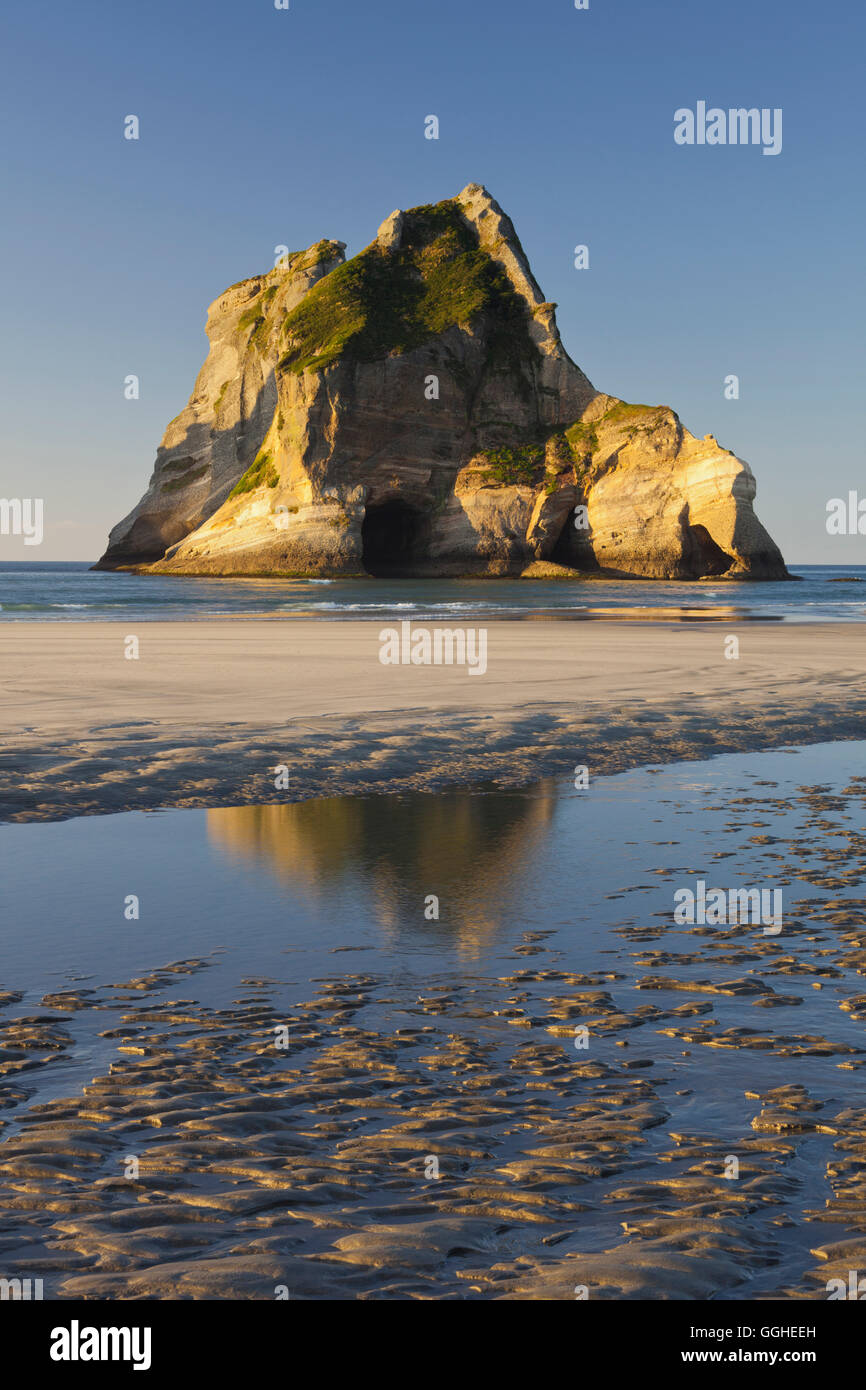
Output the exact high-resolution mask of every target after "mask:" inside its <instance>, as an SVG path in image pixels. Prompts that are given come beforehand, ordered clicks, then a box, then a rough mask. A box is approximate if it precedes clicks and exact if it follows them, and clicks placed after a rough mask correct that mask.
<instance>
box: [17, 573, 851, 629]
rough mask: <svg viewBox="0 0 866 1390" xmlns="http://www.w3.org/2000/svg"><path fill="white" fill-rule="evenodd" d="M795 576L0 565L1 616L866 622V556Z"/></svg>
mask: <svg viewBox="0 0 866 1390" xmlns="http://www.w3.org/2000/svg"><path fill="white" fill-rule="evenodd" d="M791 572H792V574H796V575H797V576H798V577H799V579H800V580H801V582H800V583H790V582H783V583H760V584H759V583H749V582H736V581H722V582H706V581H701V582H700V583H684V582H675V581H659V580H653V581H647V580H587V581H577V582H568V581H562V580H552V581H546V580H526V579H524V580H521V579H415V580H412V579H395V580H387V579H373V578H361V579H192V578H187V577H172V576H163V575H160V576H156V575H136V574H121V573H105V572H94V571H92V570H91V569H90V568H89V562H87V561H81V562H57V563H53V564H52V563H46V562H30V561H12V562H6V563H0V621H6V622H9V621H13V622H14V621H15V620H22V619H24V620H28V621H34V620H36V621H40V620H48V621H57V620H63V619H67V620H74V621H82V620H88V619H90V620H97V619H98V620H106V619H107V620H111V619H117V620H118V621H126V620H128V619H129V618H133V617H134V618H144V619H163V620H165V619H189V618H196V617H200V618H208V617H232V616H242V615H245V614H246V615H250V616H253V615H256V614H268V615H271V616H275V617H276V616H282V617H287V618H311V617H317V618H336V619H340V618H344V619H345V618H371V619H381V618H383V617H388V616H392V615H399V616H403V617H407V618H412V619H413V620H418V621H421V620H422V619H423V618H428V619H437V618H443V619H445V618H456V617H458V616H460V615H463V616H473V617H487V618H490V619H492V618H521V617H532V616H549V617H555V618H575V619H580V618H593V617H614V616H617V615H618V614H619V615H621V616H624V617H626V616H629V613H630V610H640V611H639V613H637V616H644V617H650V616H652V615H653V614H655V615H656V616H658V617H664V618H671V619H681V620H682V621H689V620H697V619H701V618H712V617H714V616H718V617H724V618H727V619H730V618H731V617H734V618H737V617H739V618H742V619H757V620H760V619H768V620H775V621H788V622H815V621H818V620H821V621H827V620H831V621H836V622H863V621H864V620H866V565H859V566H858V565H853V566H852V565H845V566H838V565H802V566H799V567H794V568H793V569H792V571H791Z"/></svg>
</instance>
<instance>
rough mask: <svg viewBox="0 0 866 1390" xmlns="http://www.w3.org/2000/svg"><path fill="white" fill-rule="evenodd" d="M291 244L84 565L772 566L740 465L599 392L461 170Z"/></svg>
mask: <svg viewBox="0 0 866 1390" xmlns="http://www.w3.org/2000/svg"><path fill="white" fill-rule="evenodd" d="M343 252H344V243H342V242H336V241H322V242H318V243H317V244H316V245H315V246H312V247H310V248H309V249H308V250H307V251H304V252H298V253H295V254H292V255H289V254H287V255H286V256H285V257H284V258H283V259H282V261H281V262H280V263H279V264H278V265H277V266H276V267H275V268H274V270H272V271H270V272H268V273H267V274H266V275H258V276H254V277H253V278H252V279H250V280H244V281H241V283H240V284H238V285H235V286H232V287H231V289H229V290H227V291H226V292H225V294H223V295H221V296H220V298H219V299H218V300H216V301H215V303H214V304H213V305H212V306H211V309H210V313H209V316H208V324H207V332H208V336H209V338H210V343H211V347H210V352H209V354H208V358H207V361H206V362H205V364H204V366H203V367H202V369H201V372H200V373H199V376H198V379H197V381H196V384H195V389H194V391H193V394H192V396H191V398H190V401H189V404H188V405H187V407H186V409H185V410H184V411H182V412H181V414H180V415H179V416H177V418H176V419H175V420H173V421H172V422H171V424H170V425H169V427H168V429H167V430H166V433H165V436H164V438H163V442H162V444H161V445H160V448H159V451H158V455H157V462H156V468H155V470H154V473H153V476H152V478H151V481H150V485H149V487H148V489H147V492H146V493H145V495H144V497H143V498H142V499H141V501H140V502H139V503H138V505H137V506H136V507H135V508H134V509H133V511H132V512H131V513H130V514H129V515H128V516H127V517H125V518H124V519H123V521H121V522H119V523H118V525H117V526H116V527H115V528H114V529H113V531H112V532H111V536H110V538H109V545H108V549H107V551H106V553H105V555H104V556H103V558H102V560H101V562H100V565H101V567H103V568H113V567H117V566H136V567H141V566H148V567H151V568H153V569H154V570H155V571H157V572H159V573H173V574H203V575H207V574H213V575H233V574H236V575H300V576H313V575H359V574H372V575H376V576H391V575H396V576H405V575H410V576H425V575H431V576H440V575H458V576H459V575H490V576H495V575H521V574H524V573H526V574H527V575H528V577H535V576H537V575H538V573H539V571H538V569H537V568H536V569H533V568H532V567H533V566H538V565H539V564H545V563H546V564H551V565H555V566H556V567H557V568H556V570H555V571H554V572H555V573H557V574H558V575H561V576H564V577H568V576H569V575H580V574H582V573H584V572H587V571H590V572H596V573H598V572H600V573H602V574H611V575H636V576H642V577H646V578H681V579H695V578H700V577H703V576H713V577H717V578H721V577H724V576H727V577H741V578H742V577H744V576H745V577H752V578H782V577H785V575H786V573H787V572H786V569H785V564H784V561H783V559H782V556H781V554H780V552H779V550H778V548H777V547H776V545H775V544H774V542H773V541H772V540H771V538H770V536H769V535H768V534H767V532H766V531H765V530H764V528H763V527H762V526H761V524H760V522H759V521H758V520H757V517H756V516H755V514H754V511H753V509H752V502H753V499H754V496H755V480H754V477H753V475H752V472H751V470H750V468H749V466H748V464H746V463H744V462H743V461H742V460H741V459H738V458H737V457H736V456H735V455H734V454H732V453H731V452H730V451H729V450H726V449H723V448H721V447H720V446H719V445H718V444H717V443H716V441H715V439H714V438H713V437H712V436H707V437H706V438H705V439H703V440H699V439H696V438H695V437H694V436H693V435H691V434H690V433H689V431H688V430H686V429H685V428H684V427H683V425H682V424H681V423H680V421H679V419H678V417H677V416H676V414H675V413H674V412H673V411H672V410H669V409H668V408H667V407H665V406H644V405H629V404H627V403H626V402H624V401H621V400H619V398H618V397H616V396H612V395H606V394H603V393H601V392H598V391H596V389H595V388H594V387H593V385H592V383H591V382H590V381H589V379H588V378H587V377H586V376H585V375H584V373H583V372H582V371H581V370H580V368H579V367H577V366H576V365H575V363H574V362H572V360H571V358H570V357H569V356H568V353H567V352H566V350H565V348H564V347H563V344H562V341H561V339H560V336H559V330H558V328H557V325H556V315H555V309H556V306H555V304H552V303H550V302H548V301H547V300H545V298H544V296H543V294H542V292H541V289H540V288H539V286H538V283H537V282H536V280H535V278H534V276H533V274H532V271H531V269H530V266H529V262H528V260H527V258H526V255H525V253H524V251H523V248H522V246H521V244H520V241H519V239H518V237H517V234H516V232H515V230H514V227H513V225H512V223H511V221H510V219H509V218H508V217H507V216H506V215H505V214H504V213H503V211H502V209H501V208H500V206H499V204H498V203H496V202H495V201H494V199H493V198H491V196H490V194H489V193H488V192H487V190H486V189H485V188H483V187H481V186H480V185H478V184H470V185H468V187H466V188H464V189H463V191H462V192H461V193H460V194H459V195H458V196H457V197H456V198H452V199H448V200H446V201H444V202H441V203H437V204H435V205H428V206H424V207H418V208H412V209H410V210H409V211H408V212H395V213H393V214H392V215H391V216H390V217H389V218H388V219H387V220H386V221H385V222H384V223H383V225H382V227H381V228H380V230H379V234H378V236H377V238H376V240H375V241H374V242H373V243H372V244H371V245H370V246H368V247H367V248H366V249H365V250H364V251H362V252H360V253H359V254H358V255H357V256H355V257H353V258H352V259H351V260H349V261H346V260H345V258H344V255H343Z"/></svg>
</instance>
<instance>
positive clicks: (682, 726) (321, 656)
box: [0, 618, 866, 821]
mask: <svg viewBox="0 0 866 1390" xmlns="http://www.w3.org/2000/svg"><path fill="white" fill-rule="evenodd" d="M392 625H393V623H387V622H384V621H383V622H381V623H379V624H372V625H371V623H370V622H369V621H365V620H357V621H348V622H341V623H321V622H319V621H309V622H307V621H305V620H300V619H298V620H294V621H292V622H290V623H283V624H276V623H275V622H273V621H272V620H268V619H267V618H262V619H258V618H256V619H245V620H240V619H238V618H233V619H230V620H226V621H224V622H215V621H210V622H208V623H206V624H202V623H199V622H177V621H174V622H133V623H130V624H127V625H125V626H118V624H116V623H111V622H105V623H98V622H86V623H69V622H67V623H62V624H50V623H39V622H33V623H25V622H18V623H15V624H9V625H7V626H4V627H2V628H0V654H2V672H3V675H2V678H0V720H2V725H3V728H4V731H5V736H4V747H3V751H2V755H0V820H6V821H23V820H53V819H65V818H67V817H69V816H75V815H92V814H107V813H111V812H118V811H125V810H143V809H155V808H157V807H161V806H199V807H209V806H230V805H254V804H265V803H270V802H279V801H296V800H306V799H309V798H312V797H323V796H334V795H364V794H382V793H390V794H399V793H403V792H407V791H419V790H429V791H438V790H442V789H444V788H446V787H473V786H474V787H478V788H482V787H493V786H498V787H505V788H509V787H517V786H525V785H528V784H530V783H531V782H534V781H537V780H539V779H541V778H543V777H549V776H563V777H564V776H568V775H570V774H571V773H572V772H573V769H574V768H575V767H576V766H585V767H586V768H587V769H588V772H589V776H590V777H593V776H601V775H610V774H612V773H616V772H621V771H626V770H630V769H632V768H636V767H640V766H644V765H651V764H662V763H668V762H675V761H690V760H693V759H696V758H706V757H709V756H712V755H713V754H714V753H723V752H742V751H749V750H755V751H757V750H760V749H767V748H774V747H780V746H784V745H786V744H811V743H818V742H829V741H836V740H847V739H857V738H864V737H866V672H864V670H863V666H862V662H861V661H860V659H859V645H858V644H857V643H856V642H855V641H854V640H852V639H853V636H854V634H853V631H852V629H851V627H849V626H847V625H840V624H834V623H816V624H797V625H796V626H795V625H790V626H786V625H784V624H771V625H768V626H764V625H756V624H754V623H732V624H730V626H729V627H725V628H724V629H722V628H720V627H719V625H718V624H717V623H712V622H710V623H693V624H685V625H683V624H673V623H660V622H658V621H653V622H652V623H628V622H624V621H623V620H622V619H619V620H612V621H610V622H605V621H598V622H593V623H589V624H585V625H581V626H580V627H579V628H575V627H574V626H573V625H571V624H563V623H561V622H558V621H555V620H554V621H549V620H545V619H539V620H538V621H535V622H529V623H527V622H525V621H518V622H512V621H509V620H502V619H497V620H494V621H491V622H485V623H483V624H482V623H478V622H477V621H472V622H470V623H469V624H468V625H467V626H468V628H470V629H471V628H478V627H480V626H483V627H484V628H485V630H486V632H487V652H488V657H487V661H488V667H487V670H486V672H485V673H484V675H483V676H481V677H479V678H478V679H472V678H471V677H470V675H469V673H468V671H467V668H466V667H465V666H463V667H461V666H456V665H454V666H444V665H443V666H417V667H414V666H412V665H397V666H387V665H382V663H381V661H380V659H379V653H380V643H379V633H380V631H381V630H382V629H383V628H384V627H386V626H392ZM132 637H135V638H137V641H138V656H137V657H135V658H130V659H128V658H127V657H126V656H125V650H126V649H127V647H126V644H127V643H128V641H129V639H130V638H132ZM732 637H736V638H737V639H738V643H739V654H738V656H737V657H736V658H729V657H728V656H726V654H725V653H726V650H730V646H729V644H730V639H731V638H732ZM277 768H284V769H286V772H285V773H283V775H282V777H278V775H277V773H276V771H275V770H276V769H277ZM278 781H279V782H280V783H281V785H276V783H277V782H278Z"/></svg>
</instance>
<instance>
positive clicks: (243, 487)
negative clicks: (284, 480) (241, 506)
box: [229, 449, 280, 497]
mask: <svg viewBox="0 0 866 1390" xmlns="http://www.w3.org/2000/svg"><path fill="white" fill-rule="evenodd" d="M279 481H280V475H279V472H278V471H277V466H276V464H275V463H274V461H273V457H272V455H271V454H270V453H269V452H268V451H267V450H266V449H263V450H262V451H261V452H260V453H259V454H257V455H256V457H255V459H254V460H253V462H252V463H251V464H250V466H249V468H248V469H247V471H246V473H244V475H243V477H242V478H239V479H238V481H237V482H236V483H235V485H234V487H233V488H232V490H231V492H230V493H229V497H240V496H241V494H242V493H244V492H254V491H255V489H256V488H257V487H276V486H277V484H278V482H279Z"/></svg>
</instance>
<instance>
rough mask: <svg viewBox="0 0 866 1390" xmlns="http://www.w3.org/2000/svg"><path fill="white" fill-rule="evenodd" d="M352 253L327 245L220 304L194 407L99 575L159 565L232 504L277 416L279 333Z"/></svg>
mask: <svg viewBox="0 0 866 1390" xmlns="http://www.w3.org/2000/svg"><path fill="white" fill-rule="evenodd" d="M344 250H345V244H344V243H343V242H319V243H318V244H317V245H316V246H312V247H310V249H309V251H305V252H301V253H300V254H298V255H295V256H291V257H289V258H288V260H287V262H286V264H285V265H281V266H278V267H277V268H276V269H275V270H272V271H270V272H269V274H267V275H256V276H254V277H253V278H252V279H251V280H241V281H240V283H239V284H237V285H232V286H231V288H230V289H228V290H226V291H225V293H224V294H221V295H220V297H219V299H217V300H215V301H214V303H213V304H212V305H211V307H210V310H209V312H208V319H207V326H206V332H207V336H208V339H209V340H210V351H209V353H208V356H207V360H206V361H205V364H204V366H203V367H202V369H201V371H200V372H199V374H198V377H197V379H196V383H195V388H194V390H193V393H192V395H191V396H190V399H189V404H188V405H187V406H186V408H185V409H184V410H182V411H181V413H180V415H178V416H176V417H175V419H174V420H172V421H171V423H170V424H169V426H168V428H167V429H166V431H165V434H164V435H163V438H162V443H161V444H160V446H159V448H158V450H157V456H156V465H155V467H154V471H153V475H152V477H151V480H150V483H149V484H148V488H147V491H146V493H145V494H144V496H143V497H142V499H141V501H140V502H139V503H138V505H137V506H136V507H134V508H133V510H132V511H131V512H130V513H129V515H128V516H126V517H124V519H123V520H122V521H120V522H118V524H117V525H116V526H115V527H114V529H113V530H112V532H111V535H110V536H109V538H108V549H107V550H106V552H105V555H104V556H103V557H102V560H101V561H100V567H101V568H106V569H111V568H115V567H116V566H117V565H126V564H140V563H143V562H146V561H149V560H159V559H161V558H162V556H163V555H164V554H165V552H166V550H167V549H168V548H169V546H171V545H174V544H176V542H178V541H180V540H182V539H183V538H184V537H185V536H188V535H189V534H190V532H191V531H194V530H195V529H196V527H198V526H200V525H201V524H202V523H203V522H204V521H206V520H207V519H208V518H209V517H211V516H213V514H214V512H215V511H216V510H217V508H218V507H219V506H220V505H221V503H222V502H224V501H225V499H226V497H227V496H228V494H229V492H230V491H231V489H232V488H233V487H234V485H235V483H236V482H237V480H238V478H239V477H240V476H241V474H242V473H244V472H245V471H246V469H247V468H248V467H249V465H250V463H252V461H253V459H254V458H255V457H256V454H257V453H258V451H259V449H260V448H261V444H262V440H263V439H264V437H265V435H266V433H267V431H268V429H269V428H270V425H271V421H272V419H273V416H274V408H275V406H276V401H277V388H276V384H275V368H276V364H277V359H278V357H279V354H280V346H279V343H278V341H277V329H278V326H279V324H280V323H281V322H282V320H283V318H284V317H285V315H286V313H288V312H289V311H290V310H291V309H293V308H294V307H295V305H296V304H299V303H300V301H301V300H302V299H303V298H304V296H305V295H306V293H307V291H308V290H309V289H311V288H312V286H313V285H315V284H316V282H317V281H318V280H320V279H321V278H322V276H323V275H326V274H327V272H328V271H329V270H332V269H333V267H334V266H335V265H339V264H340V263H341V262H342V261H343V259H344V257H343V251H344Z"/></svg>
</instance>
